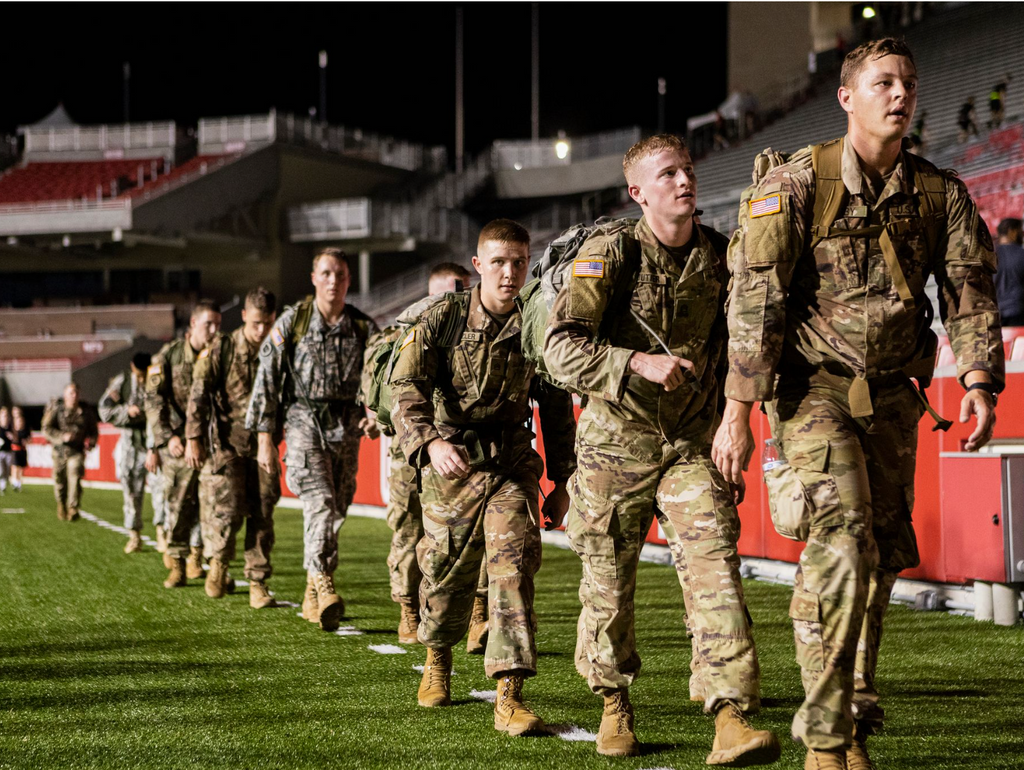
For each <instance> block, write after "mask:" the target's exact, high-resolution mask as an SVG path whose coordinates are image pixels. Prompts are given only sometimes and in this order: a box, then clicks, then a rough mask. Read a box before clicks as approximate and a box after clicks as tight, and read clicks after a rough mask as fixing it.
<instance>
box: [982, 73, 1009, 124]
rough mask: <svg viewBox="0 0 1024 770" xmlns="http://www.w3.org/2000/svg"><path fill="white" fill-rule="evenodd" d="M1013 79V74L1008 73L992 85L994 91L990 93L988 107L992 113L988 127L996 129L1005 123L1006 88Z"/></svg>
mask: <svg viewBox="0 0 1024 770" xmlns="http://www.w3.org/2000/svg"><path fill="white" fill-rule="evenodd" d="M1011 80H1013V75H1009V74H1007V75H1006V76H1005V77H1004V78H1003V79H1002V80H1000V81H999V82H998V83H996V84H995V85H994V86H992V91H991V93H989V95H988V109H989V112H990V113H991V117H990V118H989V122H988V127H989V128H991V129H996V128H999V127H1000V126H1001V125H1003V118H1004V117H1005V115H1006V88H1007V86H1008V85H1009V83H1010V81H1011Z"/></svg>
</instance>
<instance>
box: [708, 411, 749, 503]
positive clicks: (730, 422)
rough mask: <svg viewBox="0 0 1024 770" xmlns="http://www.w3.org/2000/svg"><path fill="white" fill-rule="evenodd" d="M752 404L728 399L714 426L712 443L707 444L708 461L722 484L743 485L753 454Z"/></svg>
mask: <svg viewBox="0 0 1024 770" xmlns="http://www.w3.org/2000/svg"><path fill="white" fill-rule="evenodd" d="M751 407H753V404H752V403H747V402H745V401H733V400H732V399H729V401H728V402H726V405H725V414H724V415H722V424H721V425H719V426H718V431H717V432H716V433H715V440H714V442H713V443H712V444H711V459H712V460H713V461H714V463H715V465H717V466H718V470H720V471H721V472H722V475H723V476H725V480H726V481H728V482H729V483H730V484H732V485H733V486H734V487H740V486H742V485H743V484H744V481H743V471H745V470H746V469H747V466H748V465H750V456H751V455H752V454H753V453H754V434H753V433H751V431H750V409H751Z"/></svg>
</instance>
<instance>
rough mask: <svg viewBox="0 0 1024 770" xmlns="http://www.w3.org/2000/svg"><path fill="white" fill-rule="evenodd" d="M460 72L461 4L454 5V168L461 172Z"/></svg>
mask: <svg viewBox="0 0 1024 770" xmlns="http://www.w3.org/2000/svg"><path fill="white" fill-rule="evenodd" d="M462 92H463V73H462V6H461V5H457V6H455V170H456V171H457V172H458V173H460V174H461V173H462V168H463V163H464V155H465V150H466V117H465V114H464V109H463V103H462V97H463V93H462Z"/></svg>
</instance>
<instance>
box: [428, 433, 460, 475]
mask: <svg viewBox="0 0 1024 770" xmlns="http://www.w3.org/2000/svg"><path fill="white" fill-rule="evenodd" d="M427 454H428V455H430V464H431V465H433V466H434V470H435V471H437V472H438V473H440V474H441V478H444V479H447V480H448V481H455V480H456V479H464V478H466V476H468V475H469V458H468V457H466V456H465V454H464V453H463V451H462V450H461V449H459V448H458V447H457V446H455V445H454V444H449V443H448V442H447V441H445V440H444V439H441V438H436V439H434V440H433V441H431V442H430V443H429V444H427Z"/></svg>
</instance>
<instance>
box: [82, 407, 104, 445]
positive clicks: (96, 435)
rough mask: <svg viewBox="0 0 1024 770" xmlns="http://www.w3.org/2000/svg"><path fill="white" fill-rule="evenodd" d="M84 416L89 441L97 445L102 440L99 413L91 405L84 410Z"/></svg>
mask: <svg viewBox="0 0 1024 770" xmlns="http://www.w3.org/2000/svg"><path fill="white" fill-rule="evenodd" d="M82 416H83V417H84V418H85V425H84V426H83V427H84V431H85V438H86V439H88V441H89V443H90V444H92V445H93V446H96V444H97V442H99V440H100V422H99V415H97V414H96V410H95V409H94V408H93V407H92V406H90V407H88V408H86V409H83V410H82Z"/></svg>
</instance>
